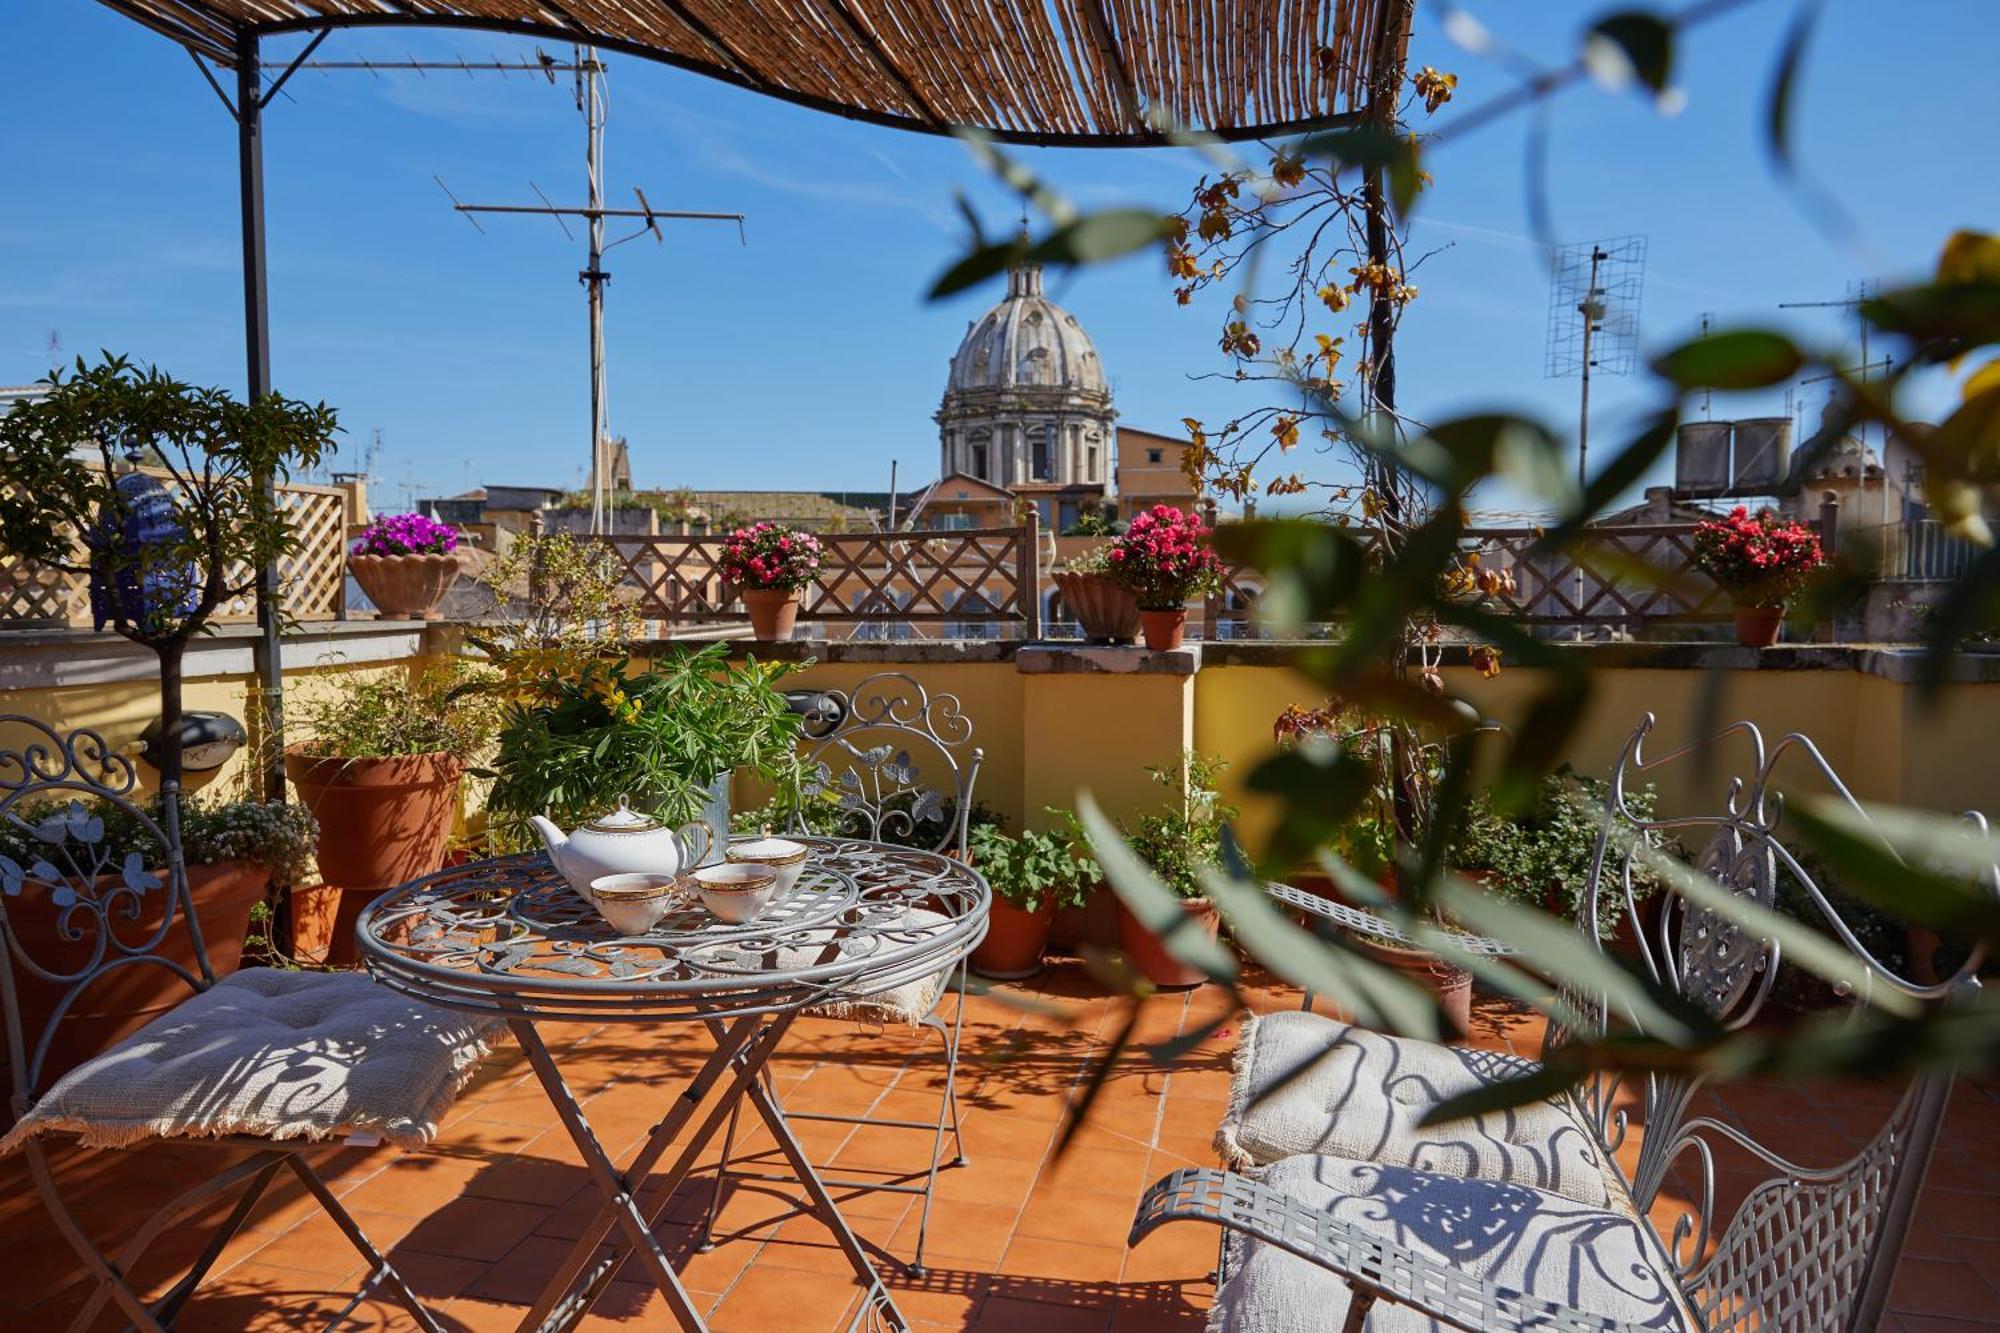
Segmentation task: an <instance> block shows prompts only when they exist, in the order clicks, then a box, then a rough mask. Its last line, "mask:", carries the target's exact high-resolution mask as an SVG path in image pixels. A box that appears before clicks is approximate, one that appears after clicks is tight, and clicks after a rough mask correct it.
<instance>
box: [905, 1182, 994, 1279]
mask: <svg viewBox="0 0 2000 1333" xmlns="http://www.w3.org/2000/svg"><path fill="white" fill-rule="evenodd" d="M921 1207H922V1200H918V1201H917V1204H916V1205H915V1206H913V1207H912V1208H911V1209H910V1211H909V1212H908V1213H907V1214H905V1215H904V1217H903V1221H902V1225H900V1226H899V1227H897V1228H896V1234H895V1235H894V1236H893V1237H891V1238H890V1242H889V1248H890V1250H891V1251H892V1252H894V1253H896V1254H899V1255H909V1254H912V1253H914V1252H915V1250H916V1245H917V1224H918V1220H919V1210H920V1209H921ZM1018 1216H1019V1213H1018V1212H1017V1210H1015V1209H1013V1208H1011V1207H1002V1206H1000V1205H998V1204H990V1203H969V1202H966V1201H965V1200H963V1199H943V1198H941V1199H938V1200H937V1201H935V1202H934V1203H932V1204H931V1219H930V1232H929V1236H928V1238H927V1240H926V1242H925V1245H924V1256H925V1263H926V1264H927V1265H928V1266H930V1267H932V1268H938V1267H946V1268H950V1267H960V1268H962V1267H966V1266H967V1265H973V1266H976V1267H977V1268H978V1269H979V1271H981V1272H986V1271H990V1270H991V1269H993V1268H994V1267H997V1266H998V1264H999V1262H1000V1256H1001V1255H1003V1254H1005V1253H1006V1252H1007V1244H1008V1242H1009V1241H1011V1240H1013V1238H1014V1222H1015V1219H1016V1218H1017V1217H1018Z"/></svg>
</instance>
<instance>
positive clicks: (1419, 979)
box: [1348, 935, 1472, 1036]
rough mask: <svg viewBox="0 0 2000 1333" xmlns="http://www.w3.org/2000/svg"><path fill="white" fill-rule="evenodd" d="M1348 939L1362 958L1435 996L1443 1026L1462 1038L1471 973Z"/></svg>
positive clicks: (1417, 952)
mask: <svg viewBox="0 0 2000 1333" xmlns="http://www.w3.org/2000/svg"><path fill="white" fill-rule="evenodd" d="M1348 938H1349V939H1350V940H1352V941H1353V944H1354V947H1355V948H1356V949H1357V950H1359V951H1360V952H1361V953H1362V954H1364V955H1366V956H1367V957H1369V958H1371V959H1373V960H1374V961H1375V962H1377V963H1380V964H1381V965H1382V966H1383V967H1387V968H1393V969H1394V970H1395V971H1398V972H1401V973H1402V974H1403V975H1404V976H1406V977H1408V978H1409V979H1410V980H1412V981H1414V982H1416V983H1417V984H1418V985H1419V986H1422V987H1423V988H1424V989H1425V990H1428V991H1430V992H1431V993H1432V994H1434V995H1436V996H1437V997H1438V1003H1439V1005H1440V1006H1442V1007H1443V1009H1444V1015H1445V1020H1446V1022H1448V1023H1449V1024H1450V1026H1451V1028H1452V1030H1453V1031H1454V1032H1456V1033H1457V1034H1458V1035H1460V1036H1463V1035H1465V1033H1466V1031H1467V1030H1468V1029H1469V1028H1470V1027H1471V1025H1472V973H1470V972H1467V971H1466V970H1465V969H1463V968H1458V967H1453V966H1452V965H1451V964H1449V963H1447V962H1445V961H1444V960H1443V959H1442V958H1439V957H1438V956H1437V955H1436V954H1434V953H1431V952H1429V951H1428V950H1424V949H1405V948H1401V947H1399V946H1397V945H1394V944H1384V943H1381V942H1379V941H1376V940H1370V939H1363V938H1362V937H1360V936H1358V935H1350V936H1349V937H1348Z"/></svg>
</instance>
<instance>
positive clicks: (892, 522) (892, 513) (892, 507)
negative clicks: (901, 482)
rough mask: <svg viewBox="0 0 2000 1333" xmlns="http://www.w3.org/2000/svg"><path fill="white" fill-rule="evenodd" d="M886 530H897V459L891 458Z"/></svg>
mask: <svg viewBox="0 0 2000 1333" xmlns="http://www.w3.org/2000/svg"><path fill="white" fill-rule="evenodd" d="M883 530H884V531H885V532H894V531H895V530H896V460H895V459H893V458H892V459H890V460H889V524H888V526H887V527H886V528H885V529H883Z"/></svg>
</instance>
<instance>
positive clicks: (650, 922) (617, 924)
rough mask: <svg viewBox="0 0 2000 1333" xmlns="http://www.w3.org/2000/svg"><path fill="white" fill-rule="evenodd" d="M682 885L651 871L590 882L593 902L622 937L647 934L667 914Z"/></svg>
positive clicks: (609, 876) (606, 877) (600, 914)
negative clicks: (678, 887)
mask: <svg viewBox="0 0 2000 1333" xmlns="http://www.w3.org/2000/svg"><path fill="white" fill-rule="evenodd" d="M679 882H680V881H679V880H677V879H676V878H675V877H674V876H672V875H660V874H655V873H652V872H650V871H639V872H634V873H628V874H623V875H600V876H598V877H597V878H596V879H593V880H592V881H590V901H591V904H592V905H593V906H595V907H596V908H597V914H598V915H599V916H601V917H603V918H604V919H605V920H606V921H608V922H610V923H611V928H612V929H613V930H615V931H617V932H618V933H619V934H621V935H643V934H645V933H646V932H647V931H649V930H651V929H652V928H653V927H654V926H655V925H657V924H658V923H659V920H660V918H661V917H663V916H665V915H666V914H667V908H668V907H670V906H672V904H673V897H674V888H675V886H676V885H677V884H678V883H679Z"/></svg>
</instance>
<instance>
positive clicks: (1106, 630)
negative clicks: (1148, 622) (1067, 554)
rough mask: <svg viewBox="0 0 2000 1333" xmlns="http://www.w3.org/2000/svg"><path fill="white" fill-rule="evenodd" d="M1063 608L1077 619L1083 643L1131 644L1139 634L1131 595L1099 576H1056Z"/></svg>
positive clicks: (1136, 608) (1065, 572)
mask: <svg viewBox="0 0 2000 1333" xmlns="http://www.w3.org/2000/svg"><path fill="white" fill-rule="evenodd" d="M1055 581H1056V587H1057V588H1058V589H1060V590H1061V591H1062V599H1063V605H1064V606H1066V607H1068V608H1069V610H1070V613H1071V614H1072V615H1074V616H1075V617H1076V623H1077V624H1078V625H1079V626H1081V627H1082V629H1083V636H1084V637H1085V638H1086V639H1104V640H1108V641H1111V642H1114V643H1130V642H1132V640H1133V639H1134V638H1136V637H1137V636H1138V633H1139V603H1138V601H1137V600H1136V599H1135V598H1134V597H1133V596H1132V594H1131V593H1130V592H1129V591H1127V590H1126V589H1124V588H1121V587H1119V586H1118V585H1117V584H1115V583H1113V582H1112V581H1111V580H1110V579H1107V578H1104V577H1103V576H1102V575H1098V574H1072V573H1070V572H1069V571H1068V570H1064V569H1059V570H1057V571H1056V572H1055Z"/></svg>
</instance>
